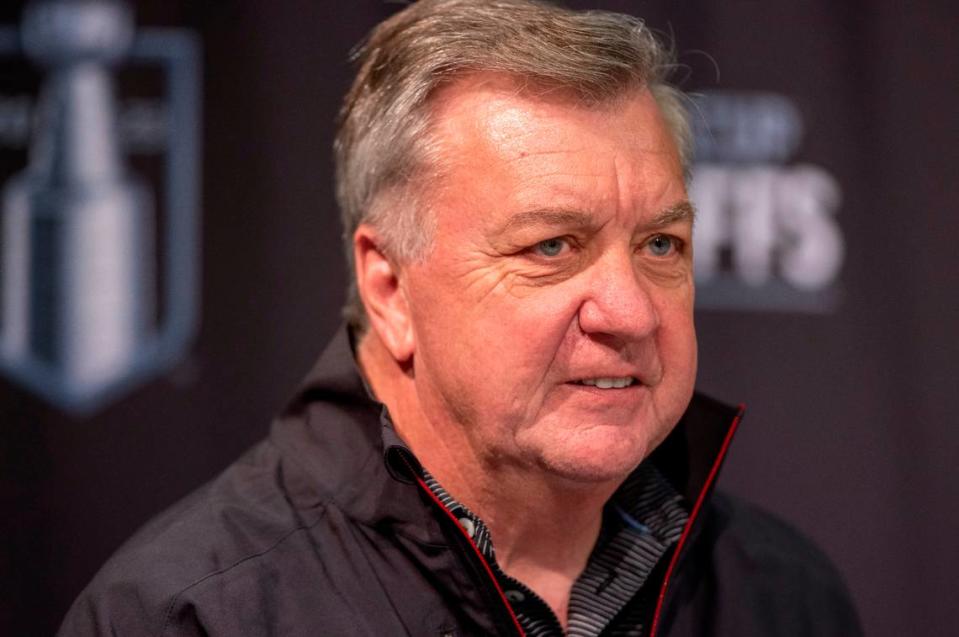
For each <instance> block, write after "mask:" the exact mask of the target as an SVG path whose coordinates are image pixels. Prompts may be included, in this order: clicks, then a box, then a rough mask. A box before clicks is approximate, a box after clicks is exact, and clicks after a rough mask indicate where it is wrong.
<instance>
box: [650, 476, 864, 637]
mask: <svg viewBox="0 0 959 637" xmlns="http://www.w3.org/2000/svg"><path fill="white" fill-rule="evenodd" d="M702 524H703V526H702V529H701V531H700V534H699V535H698V536H697V538H696V541H695V542H694V544H693V546H691V547H690V551H689V555H687V556H686V558H685V560H684V561H685V566H684V567H683V569H682V570H681V571H680V573H681V574H680V577H679V579H680V581H679V582H677V589H678V590H677V594H676V595H675V598H674V599H675V606H674V608H675V610H676V615H675V616H674V619H675V624H676V626H675V627H676V630H674V631H672V632H669V633H667V634H670V635H673V634H675V635H686V634H690V635H692V634H700V633H699V632H697V631H699V630H700V629H702V628H703V627H704V626H707V625H712V626H713V627H714V632H713V633H711V634H715V635H730V636H731V635H744V634H748V635H753V634H755V635H768V636H780V635H781V636H789V635H797V636H798V635H810V636H823V637H826V636H834V637H854V636H855V635H861V634H862V629H861V627H860V624H859V619H858V615H857V613H856V610H855V606H854V604H853V603H852V600H851V597H850V595H849V591H848V589H847V588H846V585H845V582H844V581H843V578H842V576H841V575H840V573H839V571H838V570H837V569H836V567H835V565H834V564H833V563H832V561H831V560H830V559H829V558H828V557H827V556H826V554H825V553H824V552H823V551H822V550H821V549H820V548H819V547H818V546H817V545H816V544H815V543H814V542H813V541H812V540H810V539H809V538H808V537H806V536H805V535H803V534H802V533H801V532H800V531H798V530H797V529H796V528H795V527H793V526H792V525H790V524H788V523H787V522H785V521H784V520H782V519H780V518H779V517H777V516H775V515H773V514H772V513H770V512H768V511H766V510H764V509H762V508H761V507H758V506H756V505H754V504H751V503H748V502H746V501H744V500H742V499H740V498H737V497H735V496H731V495H728V494H725V493H721V492H717V493H715V494H713V497H712V499H711V502H710V504H709V506H708V507H707V508H706V510H705V511H704V519H703V521H702Z"/></svg>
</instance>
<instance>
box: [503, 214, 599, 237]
mask: <svg viewBox="0 0 959 637" xmlns="http://www.w3.org/2000/svg"><path fill="white" fill-rule="evenodd" d="M541 225H546V226H566V227H574V228H589V227H591V226H593V225H595V221H594V220H593V218H592V217H590V215H588V214H586V213H585V212H580V211H578V210H568V209H564V208H537V209H535V210H526V211H523V212H520V213H517V214H515V215H513V216H512V217H510V218H509V220H508V221H507V222H506V223H505V224H504V225H503V227H502V230H501V232H511V231H513V230H520V229H522V228H527V227H529V226H541Z"/></svg>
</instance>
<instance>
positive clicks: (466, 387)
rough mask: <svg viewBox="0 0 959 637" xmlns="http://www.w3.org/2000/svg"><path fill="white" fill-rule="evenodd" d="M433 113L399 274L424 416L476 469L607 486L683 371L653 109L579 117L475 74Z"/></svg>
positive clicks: (685, 389)
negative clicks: (417, 249) (413, 235)
mask: <svg viewBox="0 0 959 637" xmlns="http://www.w3.org/2000/svg"><path fill="white" fill-rule="evenodd" d="M433 113H434V125H435V130H436V133H437V138H438V140H439V144H440V146H439V147H440V155H439V157H440V159H439V161H440V162H442V169H443V171H444V174H445V176H444V177H443V178H442V180H441V182H440V183H439V184H438V185H437V186H436V188H435V189H431V191H430V207H431V210H432V213H433V214H435V216H436V232H435V236H434V245H433V248H432V251H431V252H430V254H429V255H428V256H427V257H426V258H425V260H423V261H421V262H418V263H414V264H411V265H408V266H406V267H405V268H404V269H403V271H402V273H401V276H400V284H401V286H402V288H403V290H404V292H405V294H406V297H407V299H408V303H409V309H410V314H411V317H412V325H413V334H414V338H415V352H414V354H413V373H414V378H415V384H416V391H417V395H418V398H419V402H420V404H421V405H422V408H423V409H424V411H425V414H426V417H427V418H428V419H429V420H430V421H431V422H432V423H433V424H434V426H436V427H438V429H439V430H440V431H447V432H448V431H453V430H452V429H450V428H451V427H452V428H458V430H460V431H462V432H463V434H464V435H465V438H464V439H465V441H466V444H467V445H469V446H470V447H471V448H472V451H473V453H476V454H478V456H479V457H480V458H481V460H482V461H483V462H484V463H487V464H490V463H492V464H493V465H494V466H495V465H497V464H500V463H513V464H519V465H522V466H525V467H527V468H534V469H537V470H546V471H548V472H551V473H552V474H554V475H558V476H562V477H565V478H569V479H573V480H576V481H605V480H612V479H621V478H622V477H623V476H624V475H625V474H626V473H628V472H629V471H630V470H631V469H632V468H633V467H635V466H636V465H637V464H638V463H639V462H640V461H641V460H642V459H643V458H644V457H645V456H646V455H647V454H648V453H649V452H650V451H652V449H653V448H655V446H656V445H657V444H659V442H661V441H662V439H663V438H664V437H665V436H666V434H668V433H669V431H670V430H671V429H672V427H673V426H674V425H675V424H676V422H677V421H678V420H679V418H680V416H681V415H682V413H683V411H684V410H685V408H686V406H687V404H688V402H689V400H690V397H691V395H692V390H693V382H694V378H695V374H696V337H695V333H694V328H693V278H692V271H693V270H692V236H691V235H692V218H691V209H690V208H689V205H688V203H687V196H686V191H685V187H684V182H683V176H682V168H681V166H680V161H679V158H678V153H677V150H676V147H675V144H674V143H673V140H672V138H671V136H670V133H669V131H668V129H667V126H666V124H665V122H664V121H663V119H662V117H661V115H660V112H659V110H658V107H657V105H656V103H655V101H654V99H653V98H652V96H651V95H650V94H649V93H648V92H647V91H641V92H640V91H637V92H635V93H633V94H631V95H628V96H626V97H624V98H622V99H620V100H618V101H616V102H615V103H613V104H608V105H603V106H590V107H587V106H581V105H577V104H575V103H574V102H573V101H571V100H568V99H564V98H562V97H561V96H558V95H555V94H554V95H553V96H552V97H550V96H549V95H548V94H547V95H546V97H536V96H534V95H531V94H529V92H526V91H523V90H521V89H520V87H519V86H518V85H517V84H516V83H515V82H514V81H513V80H511V79H510V78H507V77H503V76H498V75H491V74H478V75H475V76H472V77H470V78H467V79H465V80H462V81H460V82H458V83H456V84H454V85H452V86H450V87H448V88H446V89H445V90H444V91H443V92H442V93H440V95H438V96H437V98H436V101H435V105H434V112H433Z"/></svg>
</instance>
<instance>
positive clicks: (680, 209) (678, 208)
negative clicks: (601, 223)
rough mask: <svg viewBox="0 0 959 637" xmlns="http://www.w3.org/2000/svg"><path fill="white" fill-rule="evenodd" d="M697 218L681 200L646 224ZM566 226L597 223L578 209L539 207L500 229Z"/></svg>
mask: <svg viewBox="0 0 959 637" xmlns="http://www.w3.org/2000/svg"><path fill="white" fill-rule="evenodd" d="M695 218H696V209H695V208H694V207H693V204H692V203H690V202H689V201H681V202H679V203H677V204H674V205H672V206H670V207H668V208H666V209H665V210H663V211H662V212H660V213H659V214H658V215H656V216H655V217H653V219H652V220H650V221H649V223H647V224H645V225H646V226H647V227H650V228H664V227H666V226H669V225H672V224H674V223H680V222H683V221H687V220H688V221H689V222H690V223H692V222H693V221H694V220H695ZM539 225H546V226H565V227H572V228H582V229H588V228H591V227H593V226H595V225H596V221H595V219H593V217H592V216H590V215H588V214H586V213H585V212H581V211H578V210H569V209H565V208H537V209H535V210H526V211H523V212H520V213H517V214H515V215H513V216H512V217H510V218H509V220H508V221H507V222H506V223H505V224H504V225H503V227H502V228H501V229H500V232H501V233H507V232H511V231H515V230H520V229H522V228H528V227H530V226H539Z"/></svg>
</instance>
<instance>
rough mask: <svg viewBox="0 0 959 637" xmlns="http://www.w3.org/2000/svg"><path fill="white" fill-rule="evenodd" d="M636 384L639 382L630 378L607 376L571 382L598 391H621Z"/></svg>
mask: <svg viewBox="0 0 959 637" xmlns="http://www.w3.org/2000/svg"><path fill="white" fill-rule="evenodd" d="M636 382H639V381H637V380H636V379H635V378H633V377H632V376H607V377H600V378H583V379H580V380H576V381H573V384H575V385H586V386H587V387H597V388H599V389H623V388H626V387H629V386H630V385H632V384H634V383H636Z"/></svg>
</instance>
